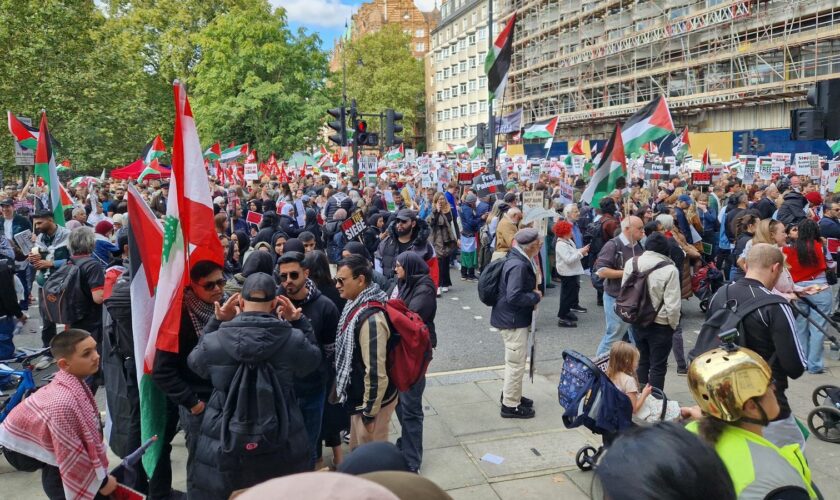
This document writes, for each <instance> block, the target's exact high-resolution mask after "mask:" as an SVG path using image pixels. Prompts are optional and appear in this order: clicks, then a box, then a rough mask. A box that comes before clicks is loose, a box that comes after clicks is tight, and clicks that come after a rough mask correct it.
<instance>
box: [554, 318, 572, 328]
mask: <svg viewBox="0 0 840 500" xmlns="http://www.w3.org/2000/svg"><path fill="white" fill-rule="evenodd" d="M557 326H559V327H560V328H577V323H575V322H574V321H571V320H568V319H565V318H560V319H558V320H557Z"/></svg>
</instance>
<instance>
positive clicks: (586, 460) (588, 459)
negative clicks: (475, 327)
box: [575, 445, 601, 471]
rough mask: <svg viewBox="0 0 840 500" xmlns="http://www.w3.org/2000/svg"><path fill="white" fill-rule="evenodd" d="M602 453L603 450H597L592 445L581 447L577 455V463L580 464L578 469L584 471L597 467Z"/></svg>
mask: <svg viewBox="0 0 840 500" xmlns="http://www.w3.org/2000/svg"><path fill="white" fill-rule="evenodd" d="M600 454H601V450H596V449H595V448H593V447H592V446H588V445H587V446H584V447H583V448H581V449H579V450H578V452H577V455H575V463H576V464H577V466H578V469H580V470H582V471H588V470H592V469H593V468H594V467H595V462H597V461H598V455H600Z"/></svg>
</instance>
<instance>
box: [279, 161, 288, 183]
mask: <svg viewBox="0 0 840 500" xmlns="http://www.w3.org/2000/svg"><path fill="white" fill-rule="evenodd" d="M277 179H278V180H279V181H280V182H289V174H287V173H286V162H285V161H284V162H283V164H282V165H280V174H279V175H278V176H277Z"/></svg>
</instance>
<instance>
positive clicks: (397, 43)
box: [332, 24, 424, 142]
mask: <svg viewBox="0 0 840 500" xmlns="http://www.w3.org/2000/svg"><path fill="white" fill-rule="evenodd" d="M410 43H411V36H410V35H408V34H406V33H403V32H402V28H401V27H400V26H399V25H396V24H389V25H386V26H385V27H383V28H382V29H381V30H380V31H377V32H374V33H369V34H366V35H364V36H362V37H360V38H358V39H356V40H352V41H350V42H348V43H347V44H346V46H345V47H344V49H343V52H344V54H342V53H340V52H339V53H338V54H337V55H336V57H339V58H340V57H346V64H347V98H348V99H356V103H357V106H358V108H359V109H360V110H361V111H362V112H365V113H379V112H381V111H383V110H385V109H386V108H393V109H395V110H396V111H399V112H401V113H403V114H404V115H405V118H404V119H403V124H404V128H405V131H406V132H405V134H404V135H405V136H407V137H406V140H407V141H408V142H411V138H410V136H411V135H412V133H411V131H412V130H415V131H417V130H419V129H420V128H421V127H422V126H423V108H424V102H423V101H424V79H423V78H424V77H423V72H424V69H423V61H420V60H418V59H415V58H414V56H413V55H412V54H411V48H410ZM332 84H333V85H332V87H333V88H337V89H339V91H340V89H341V87H342V72H341V71H337V72H335V73H333V75H332ZM369 126H371V128H374V127H377V126H378V124H373V123H370V124H369Z"/></svg>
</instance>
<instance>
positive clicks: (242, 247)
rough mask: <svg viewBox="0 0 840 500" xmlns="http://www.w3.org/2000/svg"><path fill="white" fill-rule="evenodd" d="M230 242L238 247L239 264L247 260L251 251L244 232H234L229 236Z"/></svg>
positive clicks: (249, 240)
mask: <svg viewBox="0 0 840 500" xmlns="http://www.w3.org/2000/svg"><path fill="white" fill-rule="evenodd" d="M230 240H231V241H232V242H235V243H236V246H238V247H239V262H240V264H241V263H243V262H245V259H247V258H248V256H249V255H251V252H252V251H253V249H252V248H251V239H250V238H249V237H248V234H247V233H246V232H245V231H234V232H233V234H231V235H230ZM240 267H241V265H240Z"/></svg>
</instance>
